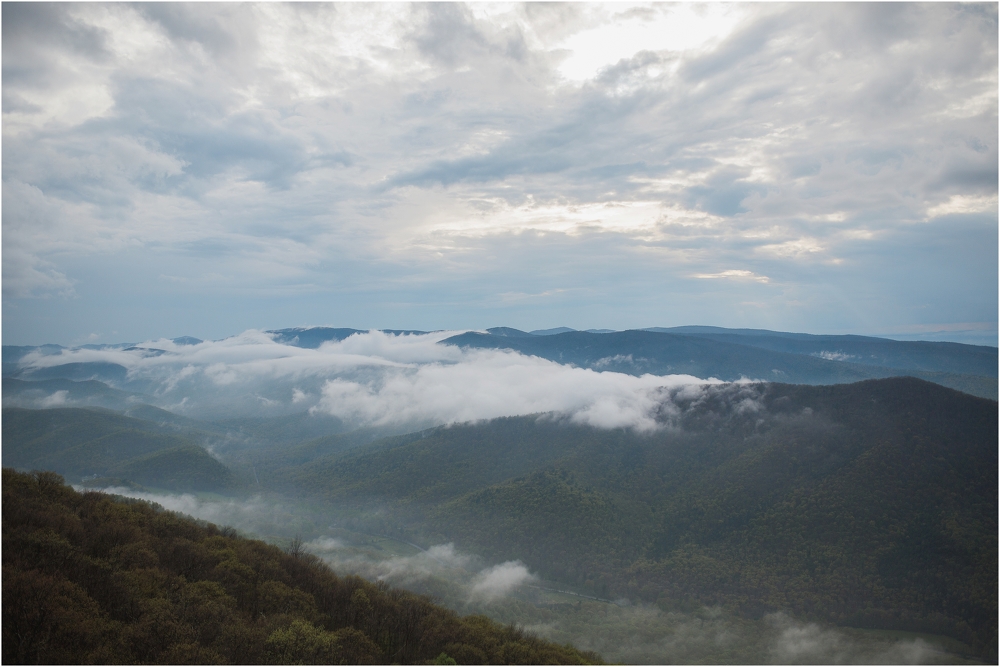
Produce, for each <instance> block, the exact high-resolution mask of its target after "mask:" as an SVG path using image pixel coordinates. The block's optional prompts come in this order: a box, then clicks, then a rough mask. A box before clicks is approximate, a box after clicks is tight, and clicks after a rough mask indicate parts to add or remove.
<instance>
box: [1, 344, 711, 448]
mask: <svg viewBox="0 0 1000 667" xmlns="http://www.w3.org/2000/svg"><path fill="white" fill-rule="evenodd" d="M455 333H457V332H454V331H441V332H435V333H430V334H400V335H394V334H386V333H383V332H380V331H369V332H366V333H359V334H354V335H352V336H350V337H348V338H346V339H344V340H342V341H328V342H325V343H323V344H322V345H321V346H320V347H319V348H318V349H306V348H300V347H295V346H293V345H285V344H282V343H278V342H276V341H275V340H274V339H273V336H271V335H269V334H266V333H264V332H260V331H246V332H244V333H242V334H240V335H239V336H233V337H231V338H227V339H223V340H220V341H204V342H201V343H198V344H194V345H184V344H177V343H174V342H173V341H171V340H166V339H161V340H154V341H148V342H144V343H140V344H138V345H135V346H132V347H129V348H122V347H116V348H103V349H93V348H77V349H64V350H61V351H60V352H59V353H58V354H43V353H42V352H40V351H36V352H32V353H30V354H28V355H26V356H25V357H24V358H22V359H21V361H20V363H21V365H22V368H23V369H24V375H23V377H25V378H28V379H30V377H31V373H32V372H34V371H40V370H44V369H48V368H52V367H55V366H60V365H63V364H70V363H72V364H87V363H90V364H115V365H118V366H121V367H124V368H125V369H126V378H125V380H124V381H120V380H116V379H114V378H111V379H109V378H105V380H106V381H108V382H111V383H112V384H114V383H116V382H119V383H121V384H122V387H120V388H125V389H129V390H132V391H143V392H145V393H147V394H150V395H151V396H152V397H153V398H154V400H155V401H157V402H158V404H160V405H162V406H163V407H166V408H168V409H172V410H175V411H178V412H182V413H185V414H189V415H192V416H202V417H212V416H214V417H216V418H218V417H222V416H228V415H229V412H230V411H231V414H275V415H277V414H288V413H293V412H302V411H303V410H306V409H308V410H309V412H310V414H313V415H317V416H320V415H328V416H333V417H337V418H339V419H341V420H343V421H345V422H347V423H348V424H351V425H354V426H362V425H392V426H397V427H404V426H410V427H413V428H416V427H417V426H430V425H436V424H448V423H455V422H467V421H474V420H480V419H491V418H494V417H502V416H511V415H525V414H536V413H555V414H556V415H558V416H560V418H565V419H569V420H571V421H573V422H575V423H580V424H589V425H591V426H595V427H598V428H621V427H632V428H636V429H640V430H650V429H654V428H658V426H659V425H660V420H662V419H663V417H664V415H665V414H666V413H664V410H668V411H669V405H668V404H669V403H670V390H672V389H680V390H681V394H683V388H684V387H686V386H687V385H692V384H693V385H702V384H713V383H714V384H718V383H719V381H718V380H714V379H704V380H703V379H699V378H695V377H692V376H688V375H668V376H654V375H643V376H641V377H635V376H631V375H626V374H623V373H614V372H596V371H593V370H589V369H581V368H574V367H571V366H566V365H562V364H558V363H556V362H553V361H548V360H545V359H541V358H539V357H531V356H526V355H522V354H519V353H516V352H512V351H500V350H476V349H461V348H458V347H456V346H453V345H442V344H441V341H443V340H444V339H445V338H448V337H449V336H452V335H454V334H455ZM96 368H98V369H99V368H100V367H96ZM94 372H95V373H99V370H95V371H94ZM665 406H666V407H665Z"/></svg>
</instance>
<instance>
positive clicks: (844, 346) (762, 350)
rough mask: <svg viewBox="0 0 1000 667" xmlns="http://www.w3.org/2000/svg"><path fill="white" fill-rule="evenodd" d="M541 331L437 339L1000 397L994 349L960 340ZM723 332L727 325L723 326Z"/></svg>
mask: <svg viewBox="0 0 1000 667" xmlns="http://www.w3.org/2000/svg"><path fill="white" fill-rule="evenodd" d="M682 329H683V331H684V332H683V333H680V332H673V331H668V330H657V331H650V330H644V331H617V332H609V333H590V332H586V331H569V332H564V333H556V334H551V335H544V336H531V335H526V336H512V335H511V334H509V333H505V334H504V335H496V334H494V333H492V331H491V332H490V333H479V332H467V333H464V334H459V335H457V336H452V337H450V338H447V339H445V340H444V341H442V342H443V343H444V344H448V345H456V346H459V347H473V348H488V349H509V350H514V351H517V352H520V353H522V354H530V355H535V356H539V357H542V358H544V359H548V360H550V361H555V362H557V363H563V364H573V365H575V366H579V367H582V368H590V369H593V370H599V371H616V372H620V373H628V374H631V375H643V374H645V373H652V374H655V375H668V374H686V375H693V376H695V377H699V378H705V379H707V378H711V377H714V378H717V379H720V380H727V381H735V380H739V379H741V378H749V379H756V380H765V381H775V382H791V383H802V384H835V383H845V382H856V381H858V380H865V379H873V378H884V377H893V376H903V375H912V376H914V377H920V378H923V379H926V380H929V381H931V382H936V383H938V384H941V385H944V386H948V387H952V388H954V389H958V390H959V391H964V392H966V393H971V394H973V395H976V396H981V397H984V398H993V399H996V397H997V349H996V348H990V347H982V346H975V345H962V344H959V343H927V342H914V341H890V340H886V339H879V338H866V337H863V336H809V335H807V334H781V333H776V332H754V330H739V331H742V332H743V333H739V332H738V333H732V332H730V333H719V332H718V331H716V330H715V329H714V328H711V327H684V328H682ZM723 331H727V330H723Z"/></svg>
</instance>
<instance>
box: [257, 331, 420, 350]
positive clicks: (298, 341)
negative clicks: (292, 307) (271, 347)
mask: <svg viewBox="0 0 1000 667" xmlns="http://www.w3.org/2000/svg"><path fill="white" fill-rule="evenodd" d="M380 331H382V332H383V333H387V334H393V335H395V336H399V335H403V334H425V333H427V332H426V331H417V330H415V329H380ZM367 332H368V329H337V328H333V327H294V328H291V329H274V330H270V331H265V332H264V333H268V334H271V335H272V336H273V337H274V340H275V342H278V343H284V344H285V345H294V346H296V347H304V348H308V349H311V350H315V349H316V348H318V347H319V346H320V345H322V344H323V343H326V342H327V341H341V340H344V339H345V338H348V337H350V336H353V335H354V334H357V333H367Z"/></svg>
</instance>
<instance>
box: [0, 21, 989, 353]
mask: <svg viewBox="0 0 1000 667" xmlns="http://www.w3.org/2000/svg"><path fill="white" fill-rule="evenodd" d="M2 13H3V62H2V66H3V80H2V88H3V124H2V140H3V153H2V169H3V194H2V204H3V222H2V253H3V255H2V260H3V261H2V264H3V283H2V285H3V307H2V315H3V321H2V324H3V333H2V337H3V343H4V344H40V343H47V342H48V343H59V344H63V345H78V344H82V343H93V342H122V341H139V340H150V339H157V338H160V337H168V338H172V337H176V336H181V335H190V336H196V337H198V338H202V339H220V338H223V337H225V336H230V335H234V334H237V333H239V332H242V331H246V330H248V329H258V330H263V329H271V328H282V327H292V326H310V325H330V326H340V327H353V328H359V329H367V328H397V329H402V328H406V329H421V330H442V329H455V330H459V329H481V328H485V327H492V326H511V327H517V328H520V329H525V330H532V329H544V328H550V327H557V326H568V327H573V328H577V329H588V328H606V329H616V330H621V329H628V328H639V327H653V326H664V327H665V326H677V325H685V324H702V325H716V326H727V327H751V328H767V329H775V330H782V331H800V332H809V333H860V334H872V335H889V336H893V337H900V338H907V337H908V338H928V339H937V340H956V341H960V342H975V343H987V344H992V345H996V344H997V317H998V309H997V303H998V291H997V284H998V282H997V278H998V265H997V257H998V253H997V249H998V223H997V216H998V210H997V179H998V169H997V165H998V155H997V139H998V136H997V128H998V117H997V108H998V96H997V91H998V79H997V62H998V59H997V34H998V30H997V6H996V4H995V3H994V4H963V5H958V4H915V5H911V4H902V3H891V4H864V3H861V4H848V5H844V4H833V3H810V4H791V5H785V4H771V3H762V4H719V3H713V4H703V5H690V4H652V5H651V4H628V3H614V4H606V5H605V4H568V5H564V4H549V3H544V4H543V3H529V4H521V5H515V4H479V3H475V4H469V5H461V4H446V3H435V4H429V5H416V4H413V5H411V4H388V5H382V4H374V3H360V4H343V5H337V4H320V3H307V4H278V3H268V4H229V3H211V4H209V3H205V4H181V3H170V4H151V3H149V4H147V3H143V4H136V5H127V4H110V5H108V4H98V3H79V4H76V3H70V4H45V3H23V4H22V3H12V2H5V3H3V5H2Z"/></svg>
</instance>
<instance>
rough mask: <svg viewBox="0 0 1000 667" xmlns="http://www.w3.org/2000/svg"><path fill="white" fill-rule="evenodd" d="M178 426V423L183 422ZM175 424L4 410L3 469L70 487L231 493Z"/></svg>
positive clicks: (93, 413)
mask: <svg viewBox="0 0 1000 667" xmlns="http://www.w3.org/2000/svg"><path fill="white" fill-rule="evenodd" d="M151 410H154V411H157V410H156V408H151ZM157 412H163V411H157ZM147 414H148V413H147ZM177 420H181V422H182V423H183V418H180V417H177ZM177 420H174V421H173V422H172V423H170V422H167V421H165V420H164V421H160V422H154V421H149V420H146V419H136V418H133V417H127V416H125V415H122V414H118V413H114V412H110V411H99V410H92V409H90V410H87V409H80V408H59V409H49V410H27V409H22V408H14V407H7V408H4V410H3V443H4V446H3V465H4V466H10V467H16V468H21V469H27V470H32V469H35V470H52V471H55V472H58V473H60V474H64V475H67V476H68V477H70V478H71V479H72V480H73V481H84V480H86V479H91V480H93V479H109V478H113V479H116V480H123V479H124V480H129V481H132V482H138V483H139V484H143V485H150V486H157V487H164V488H170V489H174V490H181V491H188V490H218V489H225V488H228V487H231V486H232V485H233V483H234V481H233V475H232V473H231V472H230V471H229V469H228V468H226V466H224V465H223V464H221V463H219V462H218V461H217V460H215V459H214V458H213V457H212V456H210V455H209V454H208V452H206V451H205V449H204V448H203V447H201V446H199V445H197V444H195V442H194V441H193V440H192V438H197V437H198V436H199V435H201V434H199V433H198V432H196V431H186V432H184V433H183V434H180V433H178V432H177V430H178V421H177Z"/></svg>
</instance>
